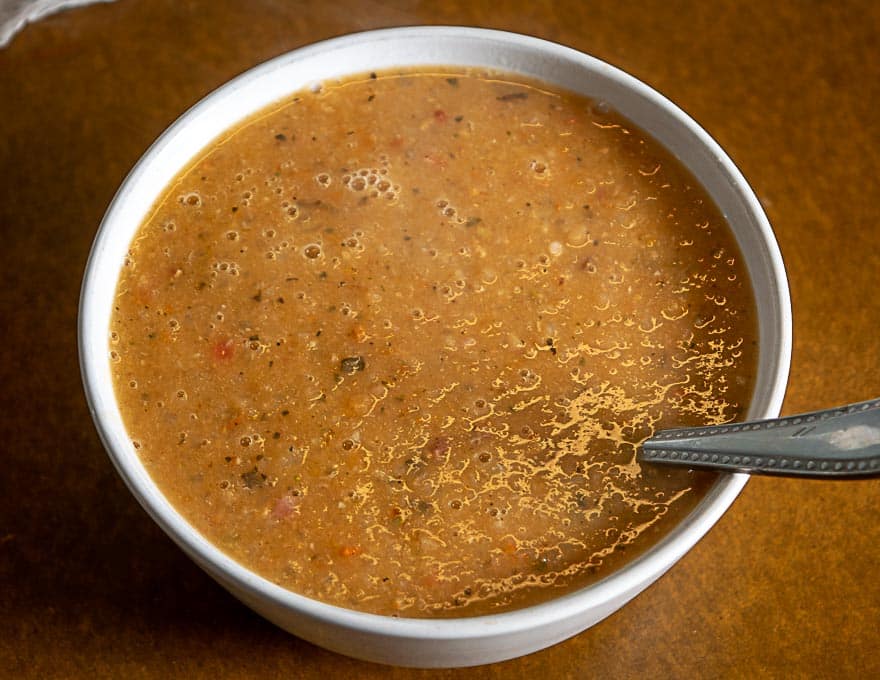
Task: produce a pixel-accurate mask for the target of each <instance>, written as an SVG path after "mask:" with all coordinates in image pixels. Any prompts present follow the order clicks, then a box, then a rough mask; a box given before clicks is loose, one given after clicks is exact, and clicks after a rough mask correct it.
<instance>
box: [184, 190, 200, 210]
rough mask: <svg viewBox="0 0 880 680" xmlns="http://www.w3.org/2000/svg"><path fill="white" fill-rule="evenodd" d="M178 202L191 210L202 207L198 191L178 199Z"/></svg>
mask: <svg viewBox="0 0 880 680" xmlns="http://www.w3.org/2000/svg"><path fill="white" fill-rule="evenodd" d="M180 202H181V203H182V204H183V205H187V206H190V207H191V208H200V207H201V206H202V196H201V194H199V192H198V191H190V192H189V193H187V194H184V195H183V196H181V197H180Z"/></svg>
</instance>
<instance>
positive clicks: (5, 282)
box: [0, 0, 880, 678]
mask: <svg viewBox="0 0 880 680" xmlns="http://www.w3.org/2000/svg"><path fill="white" fill-rule="evenodd" d="M432 23H434V24H436V23H447V24H468V25H476V26H488V27H494V28H502V29H508V30H512V31H519V32H523V33H530V34H534V35H538V36H541V37H544V38H548V39H551V40H555V41H559V42H562V43H565V44H568V45H571V46H573V47H576V48H578V49H581V50H583V51H585V52H588V53H591V54H594V55H596V56H598V57H600V58H602V59H605V60H607V61H609V62H610V63H612V64H614V65H616V66H619V67H622V68H623V69H625V70H627V71H629V72H630V73H632V74H634V75H635V76H637V77H639V78H641V79H643V80H645V81H646V82H648V83H649V84H650V85H652V86H654V87H656V88H657V89H659V90H660V91H661V92H664V93H665V94H666V95H667V96H669V97H670V98H671V99H672V100H673V101H675V102H677V103H678V104H679V105H680V106H682V107H683V108H684V109H685V110H686V111H688V112H689V113H690V114H691V115H693V116H694V117H695V118H696V119H697V120H698V121H700V123H701V124H702V125H703V126H704V127H705V128H706V129H707V130H708V131H709V132H710V133H711V134H712V135H713V136H714V137H715V138H716V139H717V140H718V141H719V142H720V143H721V145H722V146H723V147H725V148H726V149H727V151H728V152H729V153H730V155H731V156H732V157H733V159H734V161H735V162H736V163H737V164H738V165H739V167H740V168H741V169H742V170H743V172H744V174H745V175H746V177H748V178H749V180H750V182H751V183H752V186H753V187H754V188H755V190H756V193H757V194H758V196H759V197H760V199H761V201H762V203H763V204H764V206H765V208H766V210H767V213H768V215H769V217H770V221H771V222H772V223H773V225H774V227H775V230H776V233H777V235H778V238H779V242H780V246H781V248H782V253H783V256H784V258H785V261H786V264H787V266H788V272H789V277H790V281H791V292H792V298H793V308H794V357H793V362H792V377H791V381H790V384H789V388H788V393H787V397H786V401H785V407H784V412H786V413H794V412H797V411H802V410H810V409H813V408H822V407H827V406H832V405H835V404H839V403H844V402H850V401H857V400H862V399H868V398H872V397H877V396H880V335H878V321H880V295H878V291H877V280H878V273H880V180H878V177H880V143H878V142H880V122H878V121H880V115H878V111H877V108H878V105H880V3H876V2H871V1H869V0H865V1H864V2H854V1H850V2H830V1H829V2H791V1H789V2H748V3H747V2H733V1H729V0H727V1H724V2H699V1H693V2H680V1H676V2H670V1H668V0H667V1H657V2H650V3H619V2H583V3H581V2H575V1H573V2H550V1H547V2H539V1H537V0H531V1H513V0H494V1H493V2H491V3H488V2H486V3H482V2H481V3H475V2H457V1H453V0H450V1H447V2H442V3H441V2H438V3H429V2H418V1H416V0H397V1H390V0H389V1H387V2H384V1H379V0H356V1H355V2H351V1H349V0H336V1H334V2H313V3H306V2H284V1H283V0H274V1H273V0H259V1H255V2H244V1H241V2H221V1H218V0H185V1H184V0H120V1H119V2H116V3H113V4H102V5H95V6H91V7H88V8H86V9H80V10H72V11H69V12H65V13H62V14H58V15H55V16H52V17H50V18H48V19H45V20H43V21H42V22H40V23H38V24H36V25H33V26H30V27H28V28H27V29H25V30H24V31H23V32H22V33H21V34H19V35H18V36H17V37H16V38H15V39H14V40H13V42H12V43H11V44H10V45H9V46H8V47H7V48H5V49H2V50H0V177H2V181H0V229H2V236H3V247H2V249H0V262H2V265H0V282H2V283H0V385H2V390H0V404H2V405H0V442H2V445H0V675H5V674H7V673H8V674H9V677H35V678H37V677H38V678H42V677H70V678H75V677H86V676H89V677H115V678H140V677H143V678H152V677H157V678H167V677H173V676H176V677H180V676H183V677H218V678H220V677H280V676H284V677H294V678H299V677H313V676H314V677H317V676H319V675H321V676H323V677H327V678H335V677H358V678H373V677H377V678H378V677H383V678H384V677H390V678H403V677H422V676H423V675H424V676H426V677H431V676H432V677H438V678H451V677H456V678H457V677H464V678H469V677H504V678H518V677H527V676H539V677H546V678H585V677H593V676H595V677H719V676H720V677H730V676H740V677H756V676H762V677H766V676H771V677H880V578H878V558H880V547H878V540H880V510H878V508H880V480H877V481H859V482H815V481H791V480H782V479H771V478H756V479H754V480H753V481H751V482H750V483H749V485H748V486H747V487H746V490H745V491H744V492H743V494H742V495H741V496H740V498H739V499H738V500H737V502H736V503H735V504H734V506H733V507H732V508H731V510H730V511H729V512H728V513H727V514H726V515H725V517H724V518H723V519H722V520H721V522H720V523H719V524H718V525H717V526H716V527H715V528H714V529H713V530H712V531H711V532H710V534H709V535H708V536H707V537H706V538H705V539H704V540H703V541H702V542H701V543H700V544H699V545H698V546H697V547H696V548H695V549H694V550H692V551H691V552H690V553H689V554H688V555H687V556H686V557H685V558H684V559H683V560H682V561H681V562H680V563H679V564H678V565H677V566H676V567H675V568H674V569H673V570H672V571H671V572H670V573H668V574H667V575H666V576H665V577H663V578H662V579H661V580H660V581H659V582H658V583H656V584H655V585H654V586H652V587H651V588H650V589H648V590H647V591H646V592H645V593H643V594H642V595H640V596H639V597H638V598H636V599H635V600H634V601H633V602H632V603H630V604H629V605H627V606H626V607H625V608H624V609H622V610H621V611H619V612H617V613H616V614H614V615H612V616H611V617H610V618H608V619H606V620H605V621H603V622H602V623H600V624H599V625H597V626H595V627H593V628H592V629H590V630H588V631H587V632H585V633H583V634H581V635H578V636H577V637H575V638H573V639H571V640H569V641H567V642H565V643H562V644H560V645H557V646H555V647H553V648H551V649H547V650H545V651H542V652H539V653H536V654H532V655H530V656H527V657H524V658H521V659H517V660H513V661H509V662H506V663H500V664H494V665H490V666H483V667H478V668H472V669H462V670H447V671H413V670H407V669H400V668H397V669H395V668H390V667H382V666H377V665H372V664H367V663H362V662H359V661H354V660H351V659H347V658H344V657H342V656H338V655H335V654H332V653H330V652H326V651H323V650H321V649H318V648H316V647H314V646H312V645H310V644H307V643H305V642H302V641H301V640H298V639H297V638H295V637H292V636H290V635H288V634H286V633H284V632H282V631H281V630H279V629H277V628H275V627H273V626H272V625H270V624H269V623H267V622H265V621H264V620H262V619H261V618H260V617H258V616H257V615H255V614H253V613H251V612H250V611H249V610H248V609H246V608H245V607H244V606H242V605H240V604H238V602H237V601H235V600H234V599H233V598H232V597H231V596H229V595H228V594H226V592H225V591H223V590H222V589H220V588H219V587H218V586H217V585H215V584H214V583H213V582H212V581H211V580H210V579H209V578H208V577H207V576H205V575H204V574H203V573H202V572H201V571H200V570H199V569H198V568H197V567H195V566H194V565H193V564H192V563H191V562H190V561H189V560H188V559H187V558H186V557H184V555H183V554H182V553H181V552H180V551H179V550H178V549H177V548H176V547H175V546H174V545H173V544H172V543H171V541H170V540H169V539H167V538H166V537H165V535H164V534H163V533H162V532H161V531H160V530H159V529H158V528H157V527H156V526H155V525H154V524H153V523H152V522H151V521H150V520H149V519H148V517H147V516H146V514H145V513H144V512H143V511H142V510H141V509H140V507H139V506H138V505H137V503H136V502H135V501H134V500H133V498H132V497H131V496H130V494H129V493H128V492H127V490H126V489H125V488H124V486H123V484H122V482H121V481H120V480H119V478H118V477H117V475H116V473H115V471H114V470H113V468H112V466H111V464H110V462H109V460H108V458H107V456H106V455H105V453H104V451H103V449H102V448H101V445H100V443H99V441H98V438H97V436H96V434H95V430H94V428H93V426H92V423H91V420H90V418H89V415H88V411H87V409H86V405H85V401H84V397H83V394H82V388H81V385H80V377H79V370H78V367H77V356H76V334H75V322H76V313H77V298H78V293H79V284H80V278H81V275H82V271H83V266H84V263H85V259H86V255H87V253H88V250H89V246H90V244H91V241H92V238H93V237H94V235H95V230H96V229H97V226H98V223H99V222H100V219H101V216H102V214H103V212H104V210H105V208H106V207H107V204H108V202H109V201H110V199H111V197H112V196H113V193H114V191H115V190H116V188H117V187H118V185H119V183H120V182H121V180H122V178H123V177H124V176H125V174H126V172H127V171H128V170H129V168H130V167H131V166H132V164H133V163H134V162H135V160H136V159H137V158H138V156H140V154H141V153H142V152H143V151H144V150H145V149H146V148H147V146H148V145H149V144H150V142H151V141H152V140H153V139H154V138H155V137H156V136H157V135H158V134H159V133H160V132H161V131H162V130H163V128H165V127H166V126H167V125H168V124H169V123H170V122H171V121H172V120H173V119H174V118H175V117H176V116H177V115H179V114H180V113H181V112H182V111H183V110H185V109H186V108H187V107H188V106H190V105H191V104H192V103H194V102H195V101H196V100H198V99H199V98H200V97H202V96H203V95H205V94H206V93H208V92H209V91H210V90H212V89H213V88H215V87H217V86H218V85H220V84H221V83H223V82H224V81H226V80H227V79H229V78H230V77H232V76H234V75H236V74H238V73H239V72H241V71H243V70H245V69H247V68H248V67H250V66H253V65H255V64H257V63H259V62H261V61H264V60H265V59H267V58H269V57H273V56H275V55H278V54H280V53H282V52H285V51H287V50H290V49H292V48H295V47H298V46H300V45H303V44H306V43H310V42H313V41H316V40H319V39H322V38H326V37H330V36H334V35H339V34H343V33H347V32H352V31H356V30H362V29H369V28H375V27H382V26H394V25H407V24H432Z"/></svg>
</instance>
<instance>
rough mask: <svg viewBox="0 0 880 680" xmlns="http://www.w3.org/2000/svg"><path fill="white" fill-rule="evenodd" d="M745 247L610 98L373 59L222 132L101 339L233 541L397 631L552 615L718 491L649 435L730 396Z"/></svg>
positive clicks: (163, 458) (152, 232)
mask: <svg viewBox="0 0 880 680" xmlns="http://www.w3.org/2000/svg"><path fill="white" fill-rule="evenodd" d="M755 336H756V330H755V313H754V302H753V297H752V291H751V288H750V285H749V282H748V278H747V273H746V270H745V267H744V265H743V263H742V259H741V256H740V254H739V252H738V250H737V247H736V244H735V241H734V239H733V237H732V235H731V233H730V232H729V229H728V227H727V226H726V224H725V223H724V221H723V218H722V217H721V215H720V214H719V212H718V210H717V208H716V207H715V206H714V205H713V203H712V201H711V199H710V198H709V197H708V196H707V194H706V193H705V192H704V190H703V189H702V188H701V187H700V186H699V185H698V184H697V182H696V181H695V180H694V179H693V178H692V177H691V176H690V175H689V174H688V173H687V172H686V171H685V170H684V169H683V168H682V167H681V166H680V165H679V164H678V162H677V161H675V160H674V159H673V158H672V157H670V155H669V154H668V152H666V151H665V150H663V149H662V148H661V147H660V146H659V145H658V144H657V143H656V142H654V141H652V140H651V139H650V138H647V137H646V135H645V134H644V133H642V132H641V131H640V130H638V129H637V128H635V127H634V126H633V125H631V124H630V123H628V122H627V121H626V120H624V119H622V118H621V117H619V116H618V115H616V114H615V113H613V112H611V111H608V110H607V108H606V107H604V106H602V105H601V104H600V103H598V104H597V103H595V102H591V101H589V100H586V99H583V98H581V97H578V96H573V95H571V94H567V93H563V92H558V91H553V90H548V89H545V88H544V87H543V86H541V85H539V84H535V83H529V82H520V81H517V80H515V79H513V78H510V77H507V76H500V75H498V74H486V73H478V72H471V71H462V72H453V71H446V70H443V69H435V70H433V71H432V72H430V73H428V72H400V73H398V72H394V73H391V72H388V73H380V74H378V75H377V74H366V75H364V76H363V77H360V78H355V79H351V80H346V81H342V82H330V83H324V85H323V86H322V87H321V88H320V89H315V90H314V91H306V92H302V93H299V94H298V95H297V96H295V97H293V98H291V99H289V100H287V101H285V102H283V103H281V104H279V105H277V106H275V107H273V108H272V109H270V110H267V111H264V112H262V113H261V114H259V115H257V116H255V117H253V118H252V119H251V120H249V121H248V122H247V123H246V124H244V125H242V126H240V127H239V128H237V129H235V130H233V131H231V132H230V133H229V134H228V135H226V136H224V137H223V138H221V139H219V140H218V141H217V142H216V143H215V144H214V145H213V146H211V147H210V148H209V149H207V150H206V151H205V152H204V154H203V155H202V156H201V157H200V158H199V159H198V160H196V161H195V162H194V163H193V164H192V165H191V166H190V167H189V168H188V169H187V170H186V171H185V172H183V173H182V174H181V175H180V176H179V177H177V178H176V179H175V181H174V182H173V183H172V184H171V185H170V186H169V187H168V188H167V190H166V191H165V192H164V194H163V195H162V197H161V198H160V200H159V201H158V202H157V204H156V206H155V207H154V211H153V213H152V214H151V215H150V217H149V218H148V219H147V220H146V221H145V223H144V224H143V225H142V226H141V228H140V231H139V232H138V234H137V237H136V238H135V240H134V242H133V243H132V245H131V249H130V252H129V254H128V257H127V259H126V261H125V266H124V268H123V270H122V273H121V277H120V280H119V284H118V290H117V298H116V308H115V312H114V316H113V319H112V323H111V328H110V346H109V351H110V359H111V362H112V367H113V371H114V376H115V381H116V382H115V390H116V395H117V397H118V400H119V403H120V406H121V408H122V412H123V415H124V419H125V422H126V425H127V428H128V431H129V434H130V436H131V438H132V440H133V441H134V444H135V446H136V447H137V449H138V452H139V455H140V457H141V459H142V460H143V462H144V464H145V465H146V467H147V469H148V470H149V472H150V474H151V475H152V476H153V478H154V479H155V481H156V483H157V484H158V485H159V487H160V488H161V489H162V490H163V492H164V493H165V494H166V495H167V496H168V498H169V499H170V500H171V502H172V503H173V504H174V505H175V507H176V508H177V509H178V510H179V511H180V512H181V513H182V514H183V515H184V516H185V517H186V518H187V519H188V520H189V521H190V522H191V523H192V524H193V526H195V527H196V528H197V529H198V530H199V531H200V532H201V533H202V534H204V535H205V536H206V537H207V538H208V539H209V540H211V541H212V542H213V543H214V544H216V545H217V546H219V547H220V548H221V549H222V550H223V551H225V552H226V553H228V554H229V555H231V556H232V557H233V558H235V559H236V560H238V561H240V562H241V563H242V564H244V565H246V566H247V567H249V568H251V569H253V570H255V571H256V572H258V573H259V574H261V575H263V576H264V577H266V578H267V579H270V580H272V581H274V582H276V583H278V584H281V585H282V586H284V587H286V588H289V589H290V590H293V591H295V592H298V593H301V594H304V595H307V596H310V597H314V598H317V599H320V600H323V601H325V602H330V603H333V604H336V605H340V606H343V607H349V608H354V609H359V610H363V611H369V612H376V613H383V614H394V615H400V616H410V617H437V616H469V615H476V614H483V613H490V612H497V611H503V610H505V609H510V608H513V607H521V606H525V605H527V604H531V603H535V602H539V601H542V600H545V599H548V598H550V597H553V596H556V595H558V594H560V593H562V592H565V591H567V590H571V589H573V588H576V587H580V586H582V585H584V584H586V583H589V582H591V581H594V580H596V579H598V578H601V577H603V576H605V575H607V574H608V573H610V571H611V570H613V569H614V568H616V567H618V566H619V565H621V564H622V563H624V562H625V561H627V560H629V559H631V558H632V556H634V555H636V554H638V553H639V552H640V551H643V550H644V549H645V548H646V547H650V546H651V545H652V544H654V543H656V541H657V540H658V538H660V537H661V536H662V535H663V534H664V533H666V532H668V531H669V530H670V529H671V528H672V527H673V526H674V525H675V524H676V523H677V522H679V521H680V520H681V519H682V518H683V517H684V516H685V515H686V514H687V513H688V512H689V511H690V510H691V509H693V507H694V506H695V504H696V503H697V502H698V501H699V499H700V498H701V497H702V496H703V495H704V494H705V492H706V490H707V489H708V488H709V486H710V485H711V483H712V482H713V481H714V477H713V476H711V475H703V474H697V473H693V472H688V471H677V470H660V469H649V468H647V467H646V468H642V467H641V466H640V465H639V464H638V463H637V462H636V450H637V447H638V446H639V444H640V442H642V441H643V440H644V439H645V438H647V437H648V436H650V435H651V433H652V432H654V431H655V430H656V429H659V428H663V427H671V426H682V425H695V424H702V423H724V422H728V421H731V420H733V419H735V418H737V416H740V415H742V414H743V413H744V409H745V408H746V406H747V404H748V401H749V399H750V396H751V391H752V383H753V372H754V370H755V364H756V353H757V348H756V343H755Z"/></svg>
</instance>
